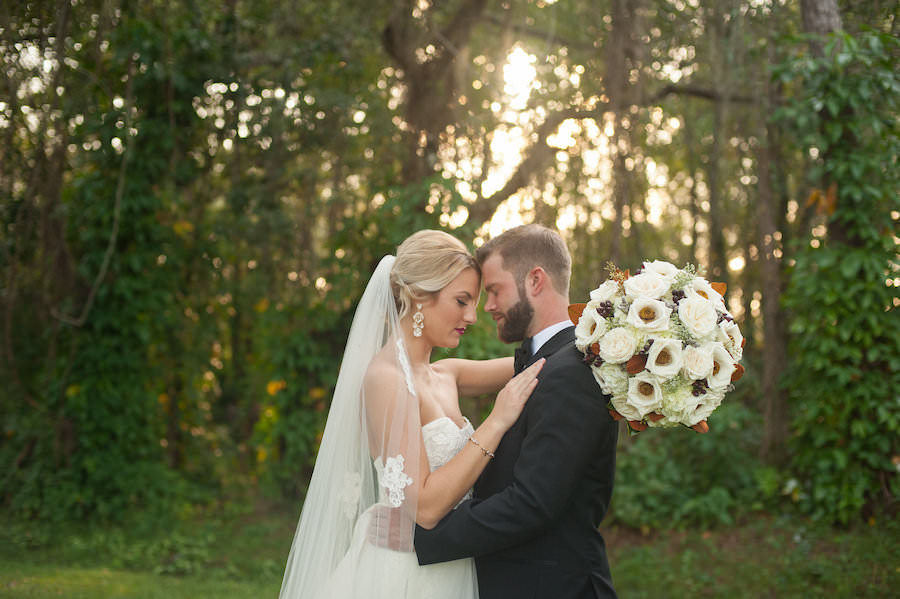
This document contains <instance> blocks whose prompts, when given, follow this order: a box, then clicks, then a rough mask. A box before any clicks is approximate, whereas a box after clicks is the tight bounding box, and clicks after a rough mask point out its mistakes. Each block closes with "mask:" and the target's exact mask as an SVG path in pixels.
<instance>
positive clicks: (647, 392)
mask: <svg viewBox="0 0 900 599" xmlns="http://www.w3.org/2000/svg"><path fill="white" fill-rule="evenodd" d="M628 403H629V404H630V405H631V406H632V407H633V408H634V409H636V410H637V411H638V413H639V414H640V415H641V418H643V417H644V416H646V415H647V414H649V413H650V412H655V411H656V410H659V409H660V408H661V407H662V389H661V388H660V386H659V381H658V380H657V378H656V376H655V375H653V374H650V373H649V372H647V371H646V370H642V371H641V372H639V373H638V374H636V375H634V376H633V377H631V378H630V379H628Z"/></svg>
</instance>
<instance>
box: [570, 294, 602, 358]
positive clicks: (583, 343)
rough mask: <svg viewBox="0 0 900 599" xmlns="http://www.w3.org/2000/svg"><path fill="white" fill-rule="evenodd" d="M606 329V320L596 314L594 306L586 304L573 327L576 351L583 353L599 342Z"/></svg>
mask: <svg viewBox="0 0 900 599" xmlns="http://www.w3.org/2000/svg"><path fill="white" fill-rule="evenodd" d="M592 303H593V302H592ZM606 329H607V324H606V319H605V318H603V317H602V316H600V315H599V314H598V313H597V308H596V306H594V307H591V304H588V305H587V307H585V309H584V312H582V313H581V318H580V319H578V324H577V325H576V326H575V347H577V348H578V351H580V352H584V351H585V350H586V349H587V348H589V347H590V346H591V345H593V344H595V343H597V342H598V341H600V337H601V336H602V335H603V333H605V332H606Z"/></svg>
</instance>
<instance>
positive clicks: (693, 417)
mask: <svg viewBox="0 0 900 599" xmlns="http://www.w3.org/2000/svg"><path fill="white" fill-rule="evenodd" d="M723 399H725V392H724V391H723V390H715V389H710V390H709V391H707V392H706V393H703V394H702V395H700V396H699V397H697V400H698V402H697V407H696V408H694V410H693V411H692V412H691V413H690V414H688V415H687V416H686V417H685V422H684V423H685V424H687V425H688V426H694V425H695V424H697V423H698V422H702V421H704V420H708V419H709V416H710V415H711V414H712V413H713V412H714V411H715V409H716V408H718V407H719V406H720V405H721V404H722V400H723Z"/></svg>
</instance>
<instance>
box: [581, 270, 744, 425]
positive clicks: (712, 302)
mask: <svg viewBox="0 0 900 599" xmlns="http://www.w3.org/2000/svg"><path fill="white" fill-rule="evenodd" d="M724 293H725V285H724V284H721V283H710V282H708V281H707V280H706V279H704V278H703V277H701V276H699V275H698V274H697V272H696V269H695V268H694V267H693V266H692V265H688V266H686V267H684V268H681V269H679V268H677V267H675V266H674V265H672V264H670V263H668V262H663V261H661V260H654V261H653V262H644V263H643V267H642V268H641V269H640V270H639V272H638V273H637V274H635V275H630V274H629V273H628V272H627V271H624V272H623V271H621V270H618V269H617V268H616V267H615V266H612V265H610V278H609V279H607V280H606V281H605V282H604V283H603V284H602V285H600V287H598V288H597V289H595V290H594V291H592V292H591V295H590V301H589V302H588V303H587V304H573V305H572V306H570V307H569V316H570V317H571V319H572V322H574V323H575V324H576V327H575V345H576V347H577V348H578V350H579V351H581V352H582V353H583V354H584V361H585V363H586V364H587V365H588V366H590V368H591V370H592V371H593V374H594V378H595V379H596V380H597V383H598V384H599V385H600V389H601V390H602V391H603V393H605V394H607V395H610V396H611V397H612V400H611V401H610V404H609V406H608V407H609V410H610V414H612V416H613V418H615V419H617V420H619V419H621V418H624V419H625V420H626V421H627V422H628V425H629V426H630V427H631V429H632V430H634V431H642V430H644V429H646V428H647V427H672V426H678V425H684V426H688V427H691V428H693V429H694V430H696V431H697V432H707V431H708V430H709V426H708V425H707V424H706V420H707V418H708V417H709V415H710V414H712V412H713V410H715V409H716V408H717V407H719V404H721V403H722V399H724V397H725V393H726V392H727V391H729V390H730V389H732V388H733V387H732V385H731V383H732V382H733V381H736V380H738V379H739V378H740V377H741V375H742V374H743V372H744V368H743V367H742V366H741V365H740V364H739V362H740V360H741V357H742V354H743V346H744V338H743V335H741V330H740V328H739V327H738V325H737V324H736V323H735V322H734V318H733V317H732V315H731V313H730V312H729V311H728V308H727V307H726V305H725V300H724V299H723V295H724Z"/></svg>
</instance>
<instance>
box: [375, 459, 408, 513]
mask: <svg viewBox="0 0 900 599" xmlns="http://www.w3.org/2000/svg"><path fill="white" fill-rule="evenodd" d="M403 461H404V460H403V456H402V455H398V456H397V457H395V458H392V457H389V458H388V459H387V460H385V462H384V471H383V472H382V473H381V480H380V481H379V482H380V483H381V486H382V487H384V488H385V489H386V490H387V492H388V501H389V502H390V504H391V506H392V507H400V506H401V505H403V501H404V500H405V499H406V494H405V493H404V492H403V489H405V488H406V487H408V486H409V485H411V484H412V482H413V481H412V479H411V478H410V477H409V476H407V474H406V473H405V472H403Z"/></svg>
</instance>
